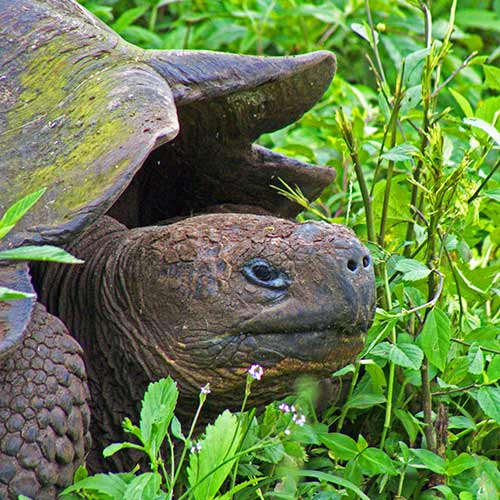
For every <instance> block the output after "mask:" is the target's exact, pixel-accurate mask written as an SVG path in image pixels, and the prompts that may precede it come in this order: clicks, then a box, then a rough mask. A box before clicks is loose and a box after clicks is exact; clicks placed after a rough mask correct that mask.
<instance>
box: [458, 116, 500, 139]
mask: <svg viewBox="0 0 500 500" xmlns="http://www.w3.org/2000/svg"><path fill="white" fill-rule="evenodd" d="M464 123H466V124H467V125H470V126H471V127H476V128H479V129H481V130H482V131H483V132H486V133H487V134H488V135H489V136H490V138H491V139H493V141H494V142H496V144H497V146H500V132H498V130H497V129H496V128H495V127H494V126H493V125H492V124H491V123H488V122H485V121H484V120H481V118H464Z"/></svg>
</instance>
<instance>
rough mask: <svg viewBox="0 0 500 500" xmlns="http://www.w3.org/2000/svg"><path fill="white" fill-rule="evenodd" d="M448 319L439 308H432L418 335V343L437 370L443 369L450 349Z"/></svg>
mask: <svg viewBox="0 0 500 500" xmlns="http://www.w3.org/2000/svg"><path fill="white" fill-rule="evenodd" d="M450 335H451V332H450V320H449V318H448V316H446V314H445V313H444V312H443V311H441V310H440V309H437V308H436V309H433V310H431V311H430V312H429V314H428V315H427V318H426V320H425V323H424V327H423V328H422V332H421V333H420V335H419V337H418V338H419V340H420V345H421V347H422V350H423V351H424V354H425V355H426V356H427V359H428V360H429V362H431V363H432V364H433V365H434V366H436V367H437V368H438V369H439V370H441V371H442V370H444V368H445V366H446V357H447V355H448V351H449V349H450Z"/></svg>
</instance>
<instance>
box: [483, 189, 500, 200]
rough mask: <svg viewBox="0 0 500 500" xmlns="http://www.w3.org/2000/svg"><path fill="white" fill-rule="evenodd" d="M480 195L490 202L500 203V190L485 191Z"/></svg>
mask: <svg viewBox="0 0 500 500" xmlns="http://www.w3.org/2000/svg"><path fill="white" fill-rule="evenodd" d="M481 194H482V195H483V196H486V198H490V199H491V200H495V201H500V188H494V189H488V190H487V191H483V192H482V193H481Z"/></svg>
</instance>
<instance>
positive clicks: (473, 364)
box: [467, 343, 484, 375]
mask: <svg viewBox="0 0 500 500" xmlns="http://www.w3.org/2000/svg"><path fill="white" fill-rule="evenodd" d="M467 360H468V361H469V370H468V371H469V373H472V374H473V375H479V374H481V373H483V370H484V356H483V351H482V350H481V347H479V345H477V344H476V343H474V344H472V345H471V347H470V349H469V352H468V354H467Z"/></svg>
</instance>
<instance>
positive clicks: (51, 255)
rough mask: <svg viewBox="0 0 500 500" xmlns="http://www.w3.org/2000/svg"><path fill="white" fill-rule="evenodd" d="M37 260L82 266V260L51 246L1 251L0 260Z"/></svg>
mask: <svg viewBox="0 0 500 500" xmlns="http://www.w3.org/2000/svg"><path fill="white" fill-rule="evenodd" d="M4 259H5V260H39V261H47V262H61V263H63V264H82V263H83V260H80V259H77V258H76V257H73V256H72V255H71V254H69V253H68V252H66V251H64V250H63V249H62V248H58V247H54V246H52V245H42V246H25V247H18V248H12V249H9V250H2V251H1V252H0V260H4Z"/></svg>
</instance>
